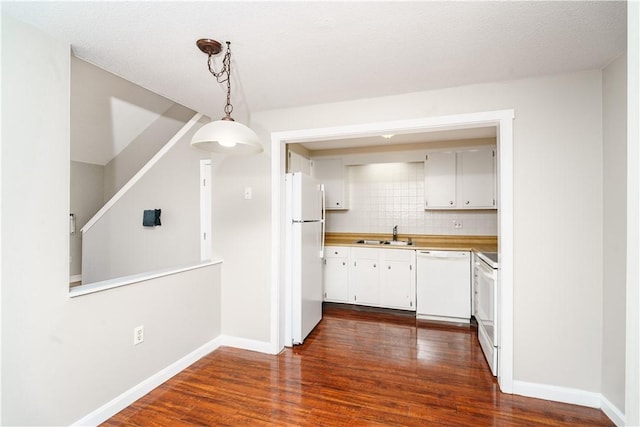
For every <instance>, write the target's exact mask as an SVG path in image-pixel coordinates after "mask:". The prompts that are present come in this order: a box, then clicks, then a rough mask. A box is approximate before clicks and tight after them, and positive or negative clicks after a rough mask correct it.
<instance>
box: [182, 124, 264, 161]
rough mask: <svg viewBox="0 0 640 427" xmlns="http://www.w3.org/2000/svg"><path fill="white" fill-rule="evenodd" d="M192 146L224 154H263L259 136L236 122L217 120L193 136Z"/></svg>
mask: <svg viewBox="0 0 640 427" xmlns="http://www.w3.org/2000/svg"><path fill="white" fill-rule="evenodd" d="M191 145H192V146H193V147H195V148H199V149H201V150H206V151H212V152H214V153H223V154H258V153H262V144H260V140H259V139H258V135H256V133H255V132H254V131H252V130H251V129H249V128H248V127H246V126H245V125H243V124H242V123H238V122H236V121H234V120H228V119H227V120H225V119H223V120H216V121H215V122H211V123H207V124H206V125H204V126H202V127H201V128H200V129H198V131H197V132H196V133H195V135H193V138H192V139H191Z"/></svg>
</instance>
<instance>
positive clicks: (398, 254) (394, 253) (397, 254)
mask: <svg viewBox="0 0 640 427" xmlns="http://www.w3.org/2000/svg"><path fill="white" fill-rule="evenodd" d="M415 256H416V251H415V250H413V249H384V250H383V252H382V258H383V259H384V260H385V261H406V262H411V261H413V260H414V258H415Z"/></svg>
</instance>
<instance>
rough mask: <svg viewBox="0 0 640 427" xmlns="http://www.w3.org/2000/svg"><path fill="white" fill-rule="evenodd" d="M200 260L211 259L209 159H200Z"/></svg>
mask: <svg viewBox="0 0 640 427" xmlns="http://www.w3.org/2000/svg"><path fill="white" fill-rule="evenodd" d="M199 186H200V261H208V260H210V259H211V253H212V250H213V248H212V246H211V196H212V195H211V159H203V160H200V181H199Z"/></svg>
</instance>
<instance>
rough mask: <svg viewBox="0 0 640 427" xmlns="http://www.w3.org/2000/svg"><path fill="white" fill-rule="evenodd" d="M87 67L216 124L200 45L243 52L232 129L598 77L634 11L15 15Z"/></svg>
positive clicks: (359, 6)
mask: <svg viewBox="0 0 640 427" xmlns="http://www.w3.org/2000/svg"><path fill="white" fill-rule="evenodd" d="M2 12H3V13H5V12H6V13H9V14H11V15H13V16H15V17H16V18H18V19H20V20H22V21H25V22H28V23H31V24H33V25H34V26H36V27H39V28H41V29H42V30H43V31H45V32H47V33H49V34H51V35H52V36H54V37H56V38H60V39H63V40H67V41H69V42H70V43H71V45H72V48H73V51H74V52H75V54H76V56H78V57H80V58H82V59H84V60H86V61H88V62H90V63H93V64H95V65H97V66H99V67H102V68H104V69H106V70H108V71H111V72H113V73H115V74H117V75H119V76H122V77H124V78H125V79H127V80H130V81H132V82H134V83H136V84H138V85H140V86H142V87H144V88H147V89H149V90H151V91H153V92H156V93H158V94H160V95H163V96H165V97H167V98H169V99H172V100H174V101H176V102H179V103H181V104H183V105H185V106H187V107H189V108H191V109H193V110H196V111H200V112H203V113H205V114H207V115H210V116H211V117H213V118H218V117H219V116H222V107H223V105H224V93H223V89H222V87H221V86H220V85H218V84H217V83H215V82H214V80H213V78H212V77H211V76H210V75H209V74H208V71H207V70H206V56H205V55H204V54H202V53H201V52H200V51H199V50H198V49H197V48H196V46H195V41H196V39H198V38H203V37H207V38H214V39H217V40H220V41H225V40H230V41H231V42H232V51H233V60H234V64H233V65H234V77H233V79H232V80H233V84H234V89H233V103H234V107H235V110H234V116H235V117H236V119H238V120H240V121H245V120H247V116H248V114H249V112H251V111H253V112H255V111H262V110H268V109H274V108H282V107H292V106H301V105H309V104H316V103H324V102H336V101H343V100H349V99H357V98H367V97H376V96H385V95H393V94H400V93H406V92H414V91H420V90H428V89H434V88H442V87H450V86H459V85H466V84H472V83H480V82H487V81H499V80H509V79H517V78H524V77H530V76H539V75H548V74H554V73H563V72H570V71H575V70H582V69H598V68H602V67H604V66H605V65H607V64H608V63H609V62H610V61H611V60H612V59H613V58H615V57H617V56H618V55H620V54H621V53H623V52H624V50H625V39H626V4H625V3H624V2H615V1H614V2H582V1H571V2H526V1H525V2H509V1H503V2H484V1H478V2H476V1H474V2H277V1H272V2H271V1H270V2H205V1H200V2H152V1H145V2H98V1H92V2H3V3H2Z"/></svg>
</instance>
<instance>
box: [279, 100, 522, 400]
mask: <svg viewBox="0 0 640 427" xmlns="http://www.w3.org/2000/svg"><path fill="white" fill-rule="evenodd" d="M513 118H514V111H513V110H499V111H488V112H478V113H470V114H460V115H450V116H440V117H424V118H419V119H408V120H397V121H389V122H374V123H367V124H358V125H347V126H336V127H325V128H314V129H302V130H293V131H282V132H274V133H272V134H271V142H272V144H271V171H272V173H271V189H272V212H271V214H272V259H271V265H272V278H271V337H272V338H271V346H272V350H273V352H274V353H276V352H278V351H280V350H281V349H282V348H283V343H284V319H285V317H286V316H285V314H286V313H285V311H286V310H287V306H286V304H285V303H284V294H285V291H284V283H285V280H284V277H283V276H284V271H283V268H282V266H283V262H282V261H283V259H284V253H283V247H284V245H283V244H281V243H282V240H283V235H282V233H283V230H284V226H285V224H284V215H282V213H283V211H284V194H283V189H282V182H283V179H282V177H283V175H284V173H285V165H286V162H285V155H286V144H296V143H303V142H313V143H314V144H315V143H316V142H318V141H336V140H345V139H350V138H364V137H371V136H379V135H383V134H396V135H400V134H402V135H412V134H427V133H432V132H445V131H458V130H462V129H475V128H490V127H493V128H495V131H496V140H497V156H498V161H497V169H498V181H497V187H498V194H499V197H498V247H499V251H500V262H501V264H500V267H501V268H500V272H499V274H500V276H499V280H500V283H501V288H500V299H501V301H502V302H503V303H502V305H501V307H500V317H501V319H502V330H501V332H500V340H501V350H500V351H501V353H500V364H499V371H498V382H499V384H500V388H501V390H502V391H503V392H505V393H511V392H512V389H513V256H512V254H513V229H514V227H513V123H512V122H513Z"/></svg>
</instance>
